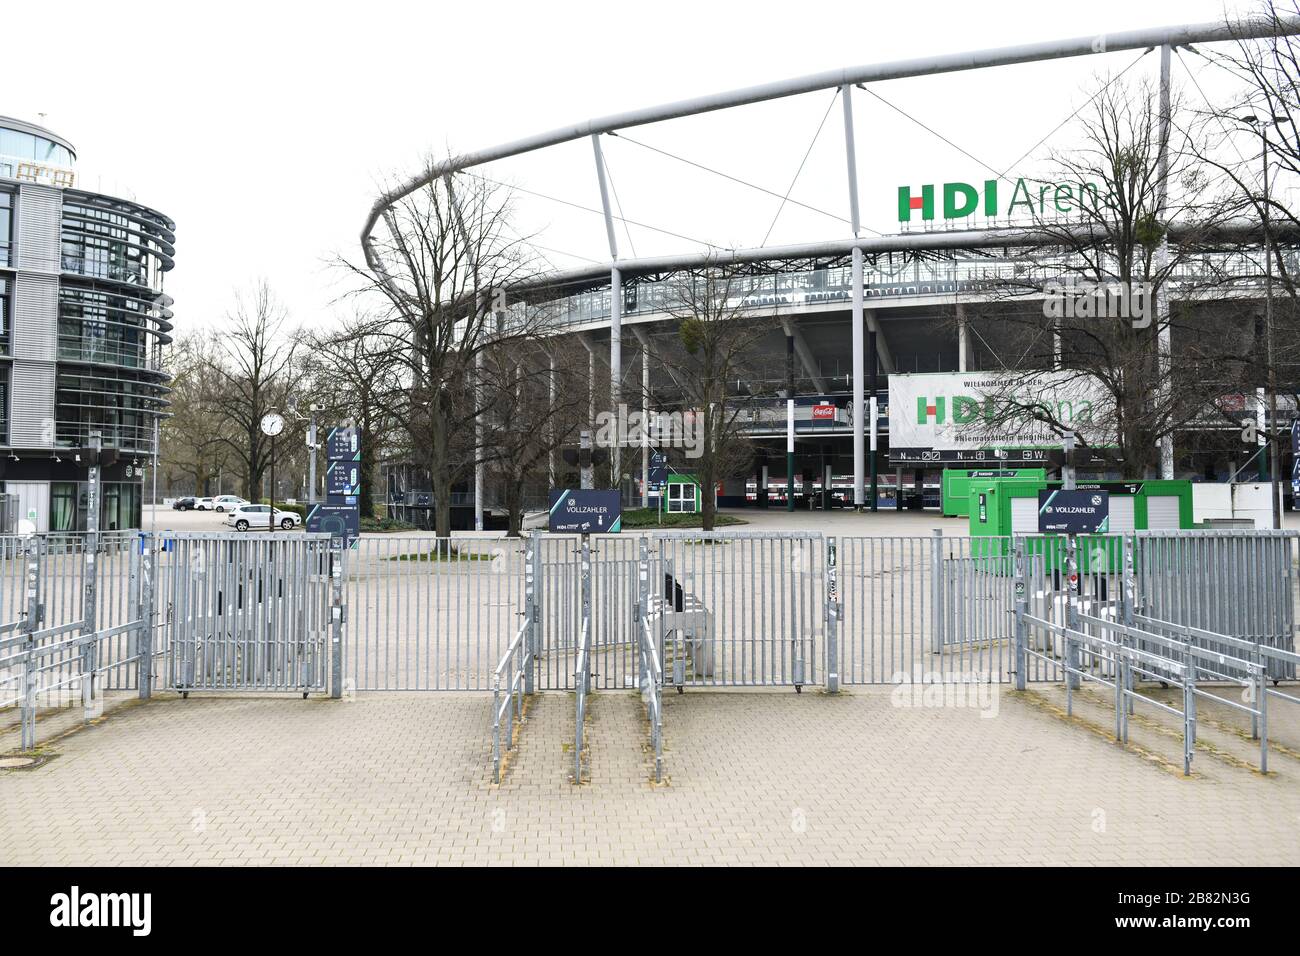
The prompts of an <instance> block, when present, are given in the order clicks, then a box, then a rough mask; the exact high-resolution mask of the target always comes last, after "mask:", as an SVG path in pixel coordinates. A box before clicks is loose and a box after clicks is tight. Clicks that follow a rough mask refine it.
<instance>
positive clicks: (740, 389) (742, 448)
mask: <svg viewBox="0 0 1300 956" xmlns="http://www.w3.org/2000/svg"><path fill="white" fill-rule="evenodd" d="M739 280H740V276H739V274H738V272H737V271H736V270H735V269H732V268H727V267H721V266H715V265H710V266H707V267H705V268H701V269H696V270H693V271H691V272H684V273H681V274H679V276H678V277H677V279H676V280H675V281H674V283H673V285H672V287H671V289H670V291H669V303H668V305H667V306H666V307H665V311H666V312H667V313H668V314H669V315H670V316H671V317H672V319H673V320H674V322H675V328H674V330H673V332H672V334H670V335H660V336H655V338H654V342H655V348H656V350H657V352H658V357H659V361H660V363H661V365H662V366H663V368H664V371H665V372H666V373H667V375H668V377H669V378H670V379H671V382H672V383H673V384H672V385H671V386H661V388H660V390H659V391H658V392H656V393H655V394H652V395H651V396H649V402H648V404H649V405H650V407H651V408H652V409H658V410H659V411H660V412H662V411H673V412H676V413H677V414H679V415H680V416H681V424H682V426H683V430H684V432H685V435H684V436H678V437H682V438H688V439H690V438H693V439H694V440H692V441H688V442H680V441H677V440H672V441H671V444H673V445H677V446H679V447H672V448H667V449H663V450H667V451H668V452H669V461H670V463H672V464H673V465H674V467H678V468H681V469H682V470H686V471H689V472H691V473H693V474H694V475H695V477H696V478H697V479H698V480H699V483H700V485H701V489H702V491H703V497H704V500H703V501H702V502H701V524H702V526H703V528H704V530H706V531H711V530H713V527H714V524H715V521H716V516H717V498H716V488H717V483H718V482H719V481H721V480H723V479H724V478H730V477H734V476H736V475H738V474H741V473H743V472H744V470H745V469H746V468H747V467H748V465H749V464H750V462H751V461H752V459H753V455H754V446H753V443H752V441H751V440H750V439H749V437H748V435H747V434H746V428H747V426H748V424H749V416H747V415H746V414H745V412H746V411H747V410H749V409H751V408H752V407H753V406H754V403H755V400H756V399H759V398H761V397H762V395H761V389H760V387H759V386H758V385H756V384H755V383H756V382H757V381H758V380H759V379H760V376H759V375H757V374H756V369H757V361H758V360H757V357H756V352H757V346H758V344H759V342H760V340H761V339H762V338H763V337H764V336H765V335H769V334H770V333H771V332H772V331H773V330H774V329H775V328H776V323H777V319H776V317H775V316H770V315H762V316H758V315H754V314H752V312H751V310H749V309H747V308H746V306H745V304H744V297H743V289H742V285H743V283H742V282H740V281H739ZM598 434H599V433H598ZM682 444H686V445H687V447H680V446H681V445H682Z"/></svg>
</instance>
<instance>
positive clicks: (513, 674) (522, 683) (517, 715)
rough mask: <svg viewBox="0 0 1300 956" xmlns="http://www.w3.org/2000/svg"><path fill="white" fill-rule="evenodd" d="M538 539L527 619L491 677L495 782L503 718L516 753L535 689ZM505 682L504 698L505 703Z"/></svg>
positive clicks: (528, 566)
mask: <svg viewBox="0 0 1300 956" xmlns="http://www.w3.org/2000/svg"><path fill="white" fill-rule="evenodd" d="M537 545H538V543H537V539H536V538H535V537H530V538H529V539H528V543H527V545H526V547H525V560H524V619H523V621H521V622H520V624H519V628H518V629H517V630H516V631H515V636H514V638H513V639H512V640H511V641H510V644H509V646H508V647H507V648H506V652H505V654H504V655H503V656H502V658H501V662H500V663H499V664H497V669H496V671H495V672H494V673H493V675H492V782H493V783H500V782H501V718H502V717H505V718H506V750H507V751H509V750H513V749H514V743H515V725H516V723H518V724H519V730H520V732H521V733H522V731H523V719H524V697H525V696H526V695H531V694H532V693H533V688H534V673H535V670H536V669H535V665H534V656H535V654H534V646H535V638H534V634H535V630H536V627H535V625H536V614H535V607H536V604H535V597H536V562H535V557H536V554H537ZM502 681H504V682H505V684H504V687H505V699H504V700H502V697H501V691H502Z"/></svg>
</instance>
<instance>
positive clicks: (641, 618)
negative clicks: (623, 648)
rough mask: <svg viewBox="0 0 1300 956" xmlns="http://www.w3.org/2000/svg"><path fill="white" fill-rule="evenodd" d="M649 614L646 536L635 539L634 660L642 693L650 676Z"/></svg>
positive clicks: (648, 541) (647, 540) (648, 560)
mask: <svg viewBox="0 0 1300 956" xmlns="http://www.w3.org/2000/svg"><path fill="white" fill-rule="evenodd" d="M649 614H650V539H649V537H647V536H646V535H641V536H640V537H639V538H637V543H636V643H637V647H638V648H640V651H639V653H637V654H636V655H635V658H634V659H635V660H636V661H637V664H638V666H639V667H640V668H641V673H640V675H638V679H637V687H638V688H639V689H640V690H641V692H642V693H644V692H645V690H646V687H647V686H648V685H649V681H650V680H651V678H652V677H653V675H652V674H648V673H646V667H647V665H648V664H649V663H650V661H649V658H648V657H647V656H646V646H645V621H646V618H647V617H648V616H649Z"/></svg>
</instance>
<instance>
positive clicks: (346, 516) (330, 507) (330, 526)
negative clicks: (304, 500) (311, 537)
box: [307, 501, 361, 547]
mask: <svg viewBox="0 0 1300 956" xmlns="http://www.w3.org/2000/svg"><path fill="white" fill-rule="evenodd" d="M307 530H308V531H311V532H315V533H323V534H332V535H334V536H335V537H337V538H342V539H343V546H344V547H347V546H348V545H349V544H351V542H352V539H353V538H358V537H360V536H361V512H360V511H358V510H357V506H356V503H355V501H354V502H353V503H352V504H350V505H346V504H334V503H328V504H323V505H312V506H311V510H310V511H309V512H307Z"/></svg>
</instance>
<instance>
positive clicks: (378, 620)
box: [343, 536, 573, 691]
mask: <svg viewBox="0 0 1300 956" xmlns="http://www.w3.org/2000/svg"><path fill="white" fill-rule="evenodd" d="M523 564H524V561H523V541H522V539H519V538H514V539H507V538H479V537H474V538H467V537H466V538H461V537H457V538H437V537H432V536H419V537H400V538H394V537H384V538H364V537H363V538H360V539H358V540H357V541H356V542H355V545H354V547H352V548H351V549H349V550H347V551H345V552H344V554H343V572H344V593H345V603H346V605H347V609H348V611H347V614H348V621H347V627H346V647H345V648H344V675H345V680H346V681H347V682H348V686H349V687H352V688H355V689H356V690H395V691H396V690H400V691H413V690H480V691H490V690H492V687H493V677H494V670H495V668H496V665H497V663H498V662H499V661H500V660H501V658H502V655H503V654H504V653H505V651H506V648H507V646H508V645H509V644H510V642H511V640H512V639H513V638H514V636H515V632H516V630H517V629H518V622H519V617H520V614H521V605H522V598H523V578H524V576H523V573H522V571H523ZM569 640H570V641H572V640H573V635H572V634H570V635H569Z"/></svg>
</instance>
